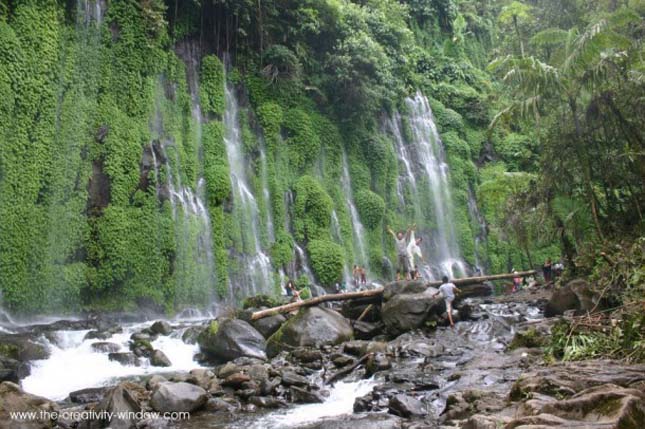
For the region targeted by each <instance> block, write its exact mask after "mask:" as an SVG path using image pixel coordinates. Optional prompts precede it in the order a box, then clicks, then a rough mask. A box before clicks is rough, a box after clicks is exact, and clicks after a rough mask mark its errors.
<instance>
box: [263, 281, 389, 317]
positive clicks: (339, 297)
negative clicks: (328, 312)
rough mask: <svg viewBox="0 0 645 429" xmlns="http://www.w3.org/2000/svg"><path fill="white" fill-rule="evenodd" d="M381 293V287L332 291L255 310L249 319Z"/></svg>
mask: <svg viewBox="0 0 645 429" xmlns="http://www.w3.org/2000/svg"><path fill="white" fill-rule="evenodd" d="M382 294H383V288H382V287H379V288H376V289H370V290H362V291H358V292H346V293H333V294H329V295H321V296H317V297H315V298H310V299H305V300H303V301H297V302H291V303H289V304H285V305H281V306H279V307H273V308H267V309H266V310H260V311H256V312H254V313H253V314H252V315H251V320H257V319H261V318H263V317H267V316H273V315H276V314H278V313H289V312H290V311H293V310H297V309H298V308H300V307H310V306H312V305H318V304H320V303H323V302H327V301H345V300H348V299H356V298H365V297H370V296H378V295H382Z"/></svg>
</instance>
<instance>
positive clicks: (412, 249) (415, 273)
mask: <svg viewBox="0 0 645 429" xmlns="http://www.w3.org/2000/svg"><path fill="white" fill-rule="evenodd" d="M419 244H421V237H419V238H416V237H415V236H414V229H412V231H410V242H409V243H408V260H409V262H410V277H411V278H412V280H415V279H418V278H419V277H420V275H419V268H418V267H417V261H415V257H416V259H417V260H418V261H423V254H422V253H421V247H419Z"/></svg>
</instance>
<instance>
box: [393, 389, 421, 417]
mask: <svg viewBox="0 0 645 429" xmlns="http://www.w3.org/2000/svg"><path fill="white" fill-rule="evenodd" d="M388 410H389V412H390V413H392V414H395V415H397V416H400V417H412V416H423V415H425V414H427V413H428V412H427V411H426V407H425V406H424V405H423V404H422V403H421V401H419V400H418V399H416V398H414V397H412V396H409V395H404V394H399V395H395V396H394V397H392V398H391V399H390V402H389V404H388Z"/></svg>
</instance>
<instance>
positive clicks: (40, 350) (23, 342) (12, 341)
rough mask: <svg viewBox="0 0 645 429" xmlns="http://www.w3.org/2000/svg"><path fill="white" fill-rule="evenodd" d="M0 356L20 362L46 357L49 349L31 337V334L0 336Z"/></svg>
mask: <svg viewBox="0 0 645 429" xmlns="http://www.w3.org/2000/svg"><path fill="white" fill-rule="evenodd" d="M0 357H5V358H8V359H15V360H17V361H20V362H28V361H32V360H40V359H47V358H48V357H49V350H48V349H47V347H45V346H44V345H43V344H40V343H37V342H35V341H33V340H32V339H31V335H22V334H18V335H5V336H0Z"/></svg>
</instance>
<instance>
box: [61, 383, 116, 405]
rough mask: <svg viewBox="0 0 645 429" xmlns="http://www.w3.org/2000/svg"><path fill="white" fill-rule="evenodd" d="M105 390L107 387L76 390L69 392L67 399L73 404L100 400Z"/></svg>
mask: <svg viewBox="0 0 645 429" xmlns="http://www.w3.org/2000/svg"><path fill="white" fill-rule="evenodd" d="M107 390H108V388H107V387H90V388H88V389H81V390H76V391H74V392H71V393H70V394H69V400H70V401H72V402H73V403H75V404H89V403H91V402H100V401H101V399H103V397H104V396H105V392H106V391H107Z"/></svg>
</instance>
